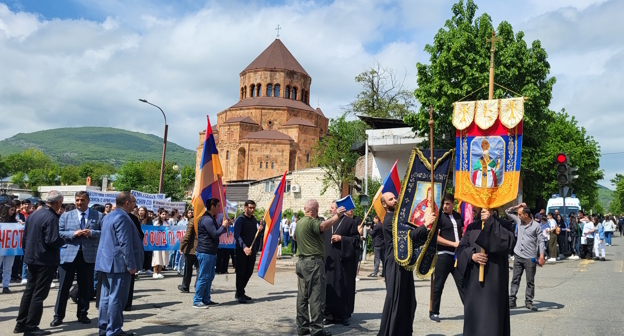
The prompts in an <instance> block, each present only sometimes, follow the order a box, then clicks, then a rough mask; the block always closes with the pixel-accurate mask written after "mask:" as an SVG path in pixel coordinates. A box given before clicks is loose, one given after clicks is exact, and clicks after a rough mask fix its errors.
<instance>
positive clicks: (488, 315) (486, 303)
mask: <svg viewBox="0 0 624 336" xmlns="http://www.w3.org/2000/svg"><path fill="white" fill-rule="evenodd" d="M513 242H514V235H513V231H512V227H511V223H509V222H507V221H503V220H500V219H497V218H494V217H490V218H489V219H488V220H487V221H486V222H485V226H484V228H483V229H481V220H477V221H475V222H473V223H472V224H470V225H469V226H468V228H467V229H466V233H465V234H464V237H463V238H462V240H461V242H460V244H459V247H457V252H456V254H457V269H458V270H459V272H460V276H461V277H462V279H463V286H464V288H465V293H466V294H465V300H464V336H473V335H474V336H489V335H491V336H506V335H510V333H511V329H510V322H509V261H508V259H507V258H508V255H509V252H510V251H511V249H512V246H513ZM482 247H483V248H484V249H485V253H486V254H487V256H488V261H487V264H486V265H485V276H484V280H485V281H484V282H483V283H480V282H479V264H477V263H475V262H474V261H473V260H472V255H473V254H474V253H478V252H481V248H482Z"/></svg>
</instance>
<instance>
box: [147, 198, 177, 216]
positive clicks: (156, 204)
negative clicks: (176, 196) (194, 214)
mask: <svg viewBox="0 0 624 336" xmlns="http://www.w3.org/2000/svg"><path fill="white" fill-rule="evenodd" d="M160 208H163V209H165V210H167V211H169V212H171V210H173V209H176V210H178V212H179V213H183V212H184V209H185V208H186V202H169V201H165V200H152V209H154V210H152V211H154V212H156V211H158V209H160ZM148 209H149V208H148Z"/></svg>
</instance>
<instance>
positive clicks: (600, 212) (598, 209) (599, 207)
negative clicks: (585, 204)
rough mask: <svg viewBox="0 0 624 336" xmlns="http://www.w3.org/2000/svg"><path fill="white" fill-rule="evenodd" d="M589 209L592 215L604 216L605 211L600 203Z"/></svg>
mask: <svg viewBox="0 0 624 336" xmlns="http://www.w3.org/2000/svg"><path fill="white" fill-rule="evenodd" d="M591 209H592V213H593V214H594V215H604V213H605V210H604V208H603V207H602V204H600V203H596V204H594V206H593V207H592V208H591Z"/></svg>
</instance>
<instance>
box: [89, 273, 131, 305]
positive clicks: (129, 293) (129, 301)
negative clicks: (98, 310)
mask: <svg viewBox="0 0 624 336" xmlns="http://www.w3.org/2000/svg"><path fill="white" fill-rule="evenodd" d="M136 277H137V275H136V274H132V275H130V291H129V292H128V300H126V307H124V310H130V309H132V296H134V279H136ZM98 301H99V298H98Z"/></svg>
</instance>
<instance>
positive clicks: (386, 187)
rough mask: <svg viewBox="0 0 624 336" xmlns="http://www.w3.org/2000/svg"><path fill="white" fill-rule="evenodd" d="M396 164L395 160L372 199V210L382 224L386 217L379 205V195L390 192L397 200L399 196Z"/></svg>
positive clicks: (399, 184) (384, 210) (399, 180)
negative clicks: (373, 209)
mask: <svg viewBox="0 0 624 336" xmlns="http://www.w3.org/2000/svg"><path fill="white" fill-rule="evenodd" d="M398 163H399V160H398V159H397V160H396V161H395V162H394V165H393V166H392V169H390V172H389V173H388V176H386V178H385V179H384V181H383V183H382V184H381V187H380V188H379V190H378V191H377V194H375V198H374V199H373V208H375V213H376V214H377V217H379V220H380V221H382V222H383V220H384V217H386V209H384V207H383V205H381V195H383V193H386V192H391V193H393V194H394V197H396V198H397V199H399V195H400V194H401V179H399V172H398V171H397V164H398Z"/></svg>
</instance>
